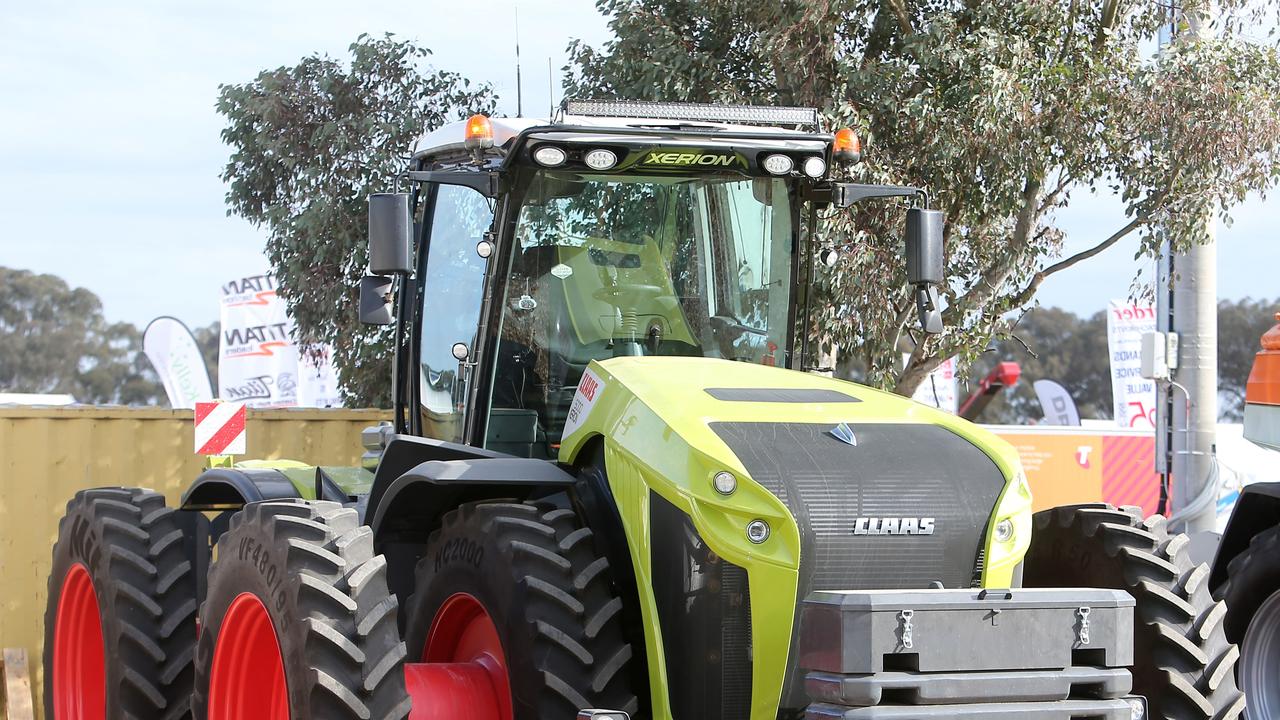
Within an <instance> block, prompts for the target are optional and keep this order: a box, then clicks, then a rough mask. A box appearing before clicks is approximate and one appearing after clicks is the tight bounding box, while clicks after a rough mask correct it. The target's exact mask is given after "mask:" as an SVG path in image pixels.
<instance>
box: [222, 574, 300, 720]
mask: <svg viewBox="0 0 1280 720" xmlns="http://www.w3.org/2000/svg"><path fill="white" fill-rule="evenodd" d="M244 718H259V719H260V720H289V686H288V683H287V682H286V680H285V675H284V660H283V658H282V656H281V654H280V642H279V641H278V640H277V639H276V629H275V626H274V625H273V624H272V623H271V616H270V615H268V614H267V608H266V607H265V606H264V605H263V604H262V601H261V600H259V599H258V596H257V595H254V594H252V593H242V594H241V595H239V596H238V597H237V598H236V599H235V600H233V601H232V602H231V607H230V608H228V609H227V615H226V617H225V618H224V619H223V621H222V632H221V634H220V635H219V637H218V645H217V647H216V648H215V649H214V651H213V669H212V671H211V674H210V678H209V718H208V720H243V719H244Z"/></svg>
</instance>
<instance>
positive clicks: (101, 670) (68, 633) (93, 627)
mask: <svg viewBox="0 0 1280 720" xmlns="http://www.w3.org/2000/svg"><path fill="white" fill-rule="evenodd" d="M54 623H55V624H54V626H53V717H54V720H101V719H102V718H105V717H106V715H107V661H106V655H107V651H106V646H105V644H104V643H103V641H102V614H101V613H100V612H99V611H98V596H97V595H96V594H95V593H94V591H93V579H92V578H90V577H89V569H88V568H86V567H85V566H84V564H82V563H76V564H75V565H72V566H71V569H70V570H68V571H67V575H66V577H65V578H63V580H62V593H61V594H60V595H59V596H58V615H57V618H56V620H55V621H54Z"/></svg>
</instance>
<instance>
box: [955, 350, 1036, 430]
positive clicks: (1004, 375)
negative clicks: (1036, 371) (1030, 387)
mask: <svg viewBox="0 0 1280 720" xmlns="http://www.w3.org/2000/svg"><path fill="white" fill-rule="evenodd" d="M1021 377H1022V366H1021V365H1019V364H1018V363H1016V362H1002V363H1000V364H998V365H996V366H995V368H993V369H992V370H991V372H990V373H988V374H987V376H986V377H985V378H983V379H982V382H980V383H978V389H977V390H975V391H974V392H973V394H972V395H970V396H969V397H968V399H966V400H965V401H964V403H963V404H961V405H960V410H959V411H958V412H957V413H956V414H957V415H959V416H960V417H962V418H964V419H966V420H970V421H972V420H976V419H977V417H978V416H979V415H981V414H982V411H983V410H986V409H987V405H990V404H991V399H992V398H994V397H995V395H996V393H998V392H1000V391H1001V390H1003V389H1005V388H1011V387H1013V386H1014V385H1017V384H1018V379H1019V378H1021Z"/></svg>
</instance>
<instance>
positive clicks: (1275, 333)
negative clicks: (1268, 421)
mask: <svg viewBox="0 0 1280 720" xmlns="http://www.w3.org/2000/svg"><path fill="white" fill-rule="evenodd" d="M1276 320H1280V313H1277V314H1276ZM1246 399H1247V401H1248V402H1249V403H1251V404H1254V405H1280V325H1277V326H1275V327H1273V328H1271V329H1270V330H1269V331H1267V334H1266V335H1263V336H1262V351H1261V352H1259V353H1258V355H1257V357H1256V358H1255V359H1254V361H1253V371H1252V372H1250V373H1249V384H1248V385H1247V386H1246Z"/></svg>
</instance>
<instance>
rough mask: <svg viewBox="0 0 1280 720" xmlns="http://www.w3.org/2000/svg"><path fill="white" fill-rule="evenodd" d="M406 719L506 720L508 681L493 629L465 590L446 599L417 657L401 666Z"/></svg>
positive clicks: (508, 712)
mask: <svg viewBox="0 0 1280 720" xmlns="http://www.w3.org/2000/svg"><path fill="white" fill-rule="evenodd" d="M405 688H406V690H408V692H409V697H411V698H413V710H412V711H411V712H410V715H409V717H410V720H448V719H451V718H459V717H466V718H471V719H472V720H511V718H512V709H511V682H510V679H509V677H508V673H507V661H506V655H505V653H504V652H503V650H502V641H501V639H500V638H499V637H498V628H497V626H495V625H494V623H493V619H492V618H491V617H490V616H489V613H488V611H487V610H485V608H484V605H483V604H481V603H480V601H479V600H477V599H476V598H475V597H474V596H472V595H470V594H468V593H457V594H455V595H453V596H451V597H450V598H449V599H448V600H445V602H444V604H443V605H441V606H440V610H439V611H437V612H436V616H435V619H434V620H432V622H431V631H430V632H429V633H427V642H426V647H424V648H423V650H422V660H421V662H417V663H406V664H405Z"/></svg>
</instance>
